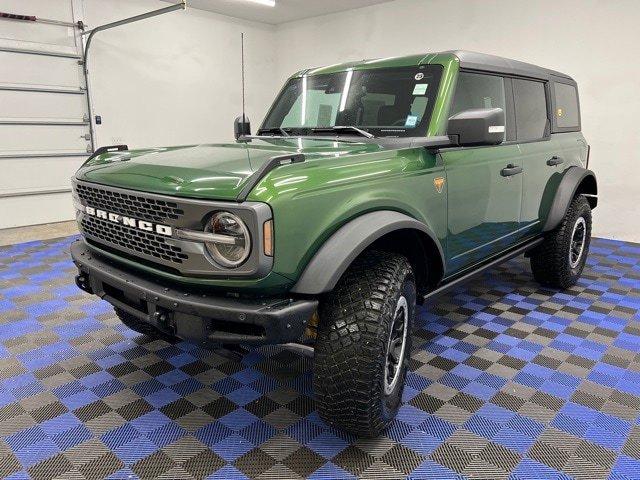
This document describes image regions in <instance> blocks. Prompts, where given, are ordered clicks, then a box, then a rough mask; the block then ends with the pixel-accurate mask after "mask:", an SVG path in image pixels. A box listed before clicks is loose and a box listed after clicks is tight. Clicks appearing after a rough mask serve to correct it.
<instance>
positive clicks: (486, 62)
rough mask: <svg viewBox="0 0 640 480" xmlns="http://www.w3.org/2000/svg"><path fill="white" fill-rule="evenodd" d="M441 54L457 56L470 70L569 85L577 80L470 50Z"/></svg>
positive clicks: (461, 65) (552, 71) (533, 66)
mask: <svg viewBox="0 0 640 480" xmlns="http://www.w3.org/2000/svg"><path fill="white" fill-rule="evenodd" d="M441 53H445V54H446V53H448V54H451V55H455V56H456V57H458V59H459V60H460V67H461V68H465V69H469V70H480V71H485V72H496V73H503V74H510V75H517V76H523V77H532V78H538V79H541V80H560V81H564V83H567V80H568V81H569V83H575V80H573V78H571V77H570V76H569V75H567V74H566V73H561V72H556V71H555V70H549V69H548V68H543V67H538V66H537V65H533V64H531V63H525V62H520V61H518V60H511V59H510V58H504V57H498V56H496V55H488V54H486V53H478V52H470V51H468V50H448V51H446V52H441Z"/></svg>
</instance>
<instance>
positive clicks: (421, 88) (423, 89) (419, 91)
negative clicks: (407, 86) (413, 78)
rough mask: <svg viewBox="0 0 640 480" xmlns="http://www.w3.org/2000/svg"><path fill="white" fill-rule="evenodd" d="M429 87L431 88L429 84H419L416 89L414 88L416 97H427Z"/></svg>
mask: <svg viewBox="0 0 640 480" xmlns="http://www.w3.org/2000/svg"><path fill="white" fill-rule="evenodd" d="M427 87H429V84H428V83H418V84H416V86H415V87H413V94H414V95H426V93H427Z"/></svg>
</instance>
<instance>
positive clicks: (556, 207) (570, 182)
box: [543, 167, 598, 232]
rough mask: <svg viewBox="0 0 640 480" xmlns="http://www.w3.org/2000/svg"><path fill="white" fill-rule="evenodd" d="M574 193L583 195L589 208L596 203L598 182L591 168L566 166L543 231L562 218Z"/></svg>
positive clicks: (558, 222)
mask: <svg viewBox="0 0 640 480" xmlns="http://www.w3.org/2000/svg"><path fill="white" fill-rule="evenodd" d="M576 195H585V197H586V199H587V201H588V202H589V205H590V206H591V208H592V209H593V208H595V207H596V206H597V205H598V197H597V195H598V182H597V180H596V176H595V174H594V173H593V172H592V171H591V170H587V169H586V168H582V167H570V168H568V169H567V170H566V171H565V173H564V175H563V177H562V180H560V184H559V185H558V188H557V190H556V193H555V196H554V199H553V202H552V203H551V208H550V210H549V215H548V216H547V221H546V222H545V224H544V229H543V230H544V231H545V232H548V231H550V230H553V229H554V228H556V227H557V226H558V225H560V222H562V219H563V218H564V216H565V214H566V213H567V209H568V208H569V205H570V204H571V201H572V200H573V199H574V197H575V196H576Z"/></svg>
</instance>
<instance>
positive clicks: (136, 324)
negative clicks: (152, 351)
mask: <svg viewBox="0 0 640 480" xmlns="http://www.w3.org/2000/svg"><path fill="white" fill-rule="evenodd" d="M114 310H115V311H116V315H117V316H118V318H119V319H120V321H121V322H122V323H124V324H125V325H126V326H127V327H129V328H130V329H131V330H133V331H134V332H138V333H141V334H142V335H146V336H147V337H150V338H153V339H157V340H165V341H169V342H171V341H174V342H175V341H176V340H177V337H174V336H173V335H169V334H168V333H164V332H162V331H160V330H158V329H157V328H156V327H154V326H153V325H151V324H149V323H147V322H143V321H142V320H139V319H138V318H136V317H134V316H133V315H131V314H130V313H128V312H125V311H124V310H121V309H119V308H114Z"/></svg>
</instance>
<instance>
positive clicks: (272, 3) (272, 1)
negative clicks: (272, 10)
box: [247, 0, 276, 7]
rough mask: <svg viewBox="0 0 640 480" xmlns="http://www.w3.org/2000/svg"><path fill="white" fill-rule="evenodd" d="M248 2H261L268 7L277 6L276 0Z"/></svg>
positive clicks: (249, 0) (252, 0) (250, 0)
mask: <svg viewBox="0 0 640 480" xmlns="http://www.w3.org/2000/svg"><path fill="white" fill-rule="evenodd" d="M247 2H251V3H259V4H260V5H265V6H267V7H275V6H276V0H247Z"/></svg>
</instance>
